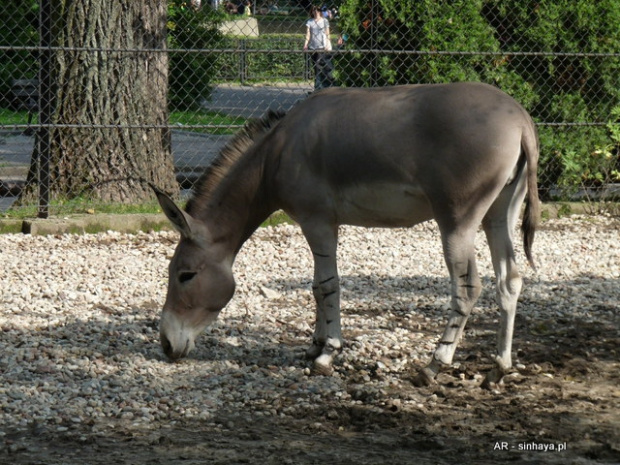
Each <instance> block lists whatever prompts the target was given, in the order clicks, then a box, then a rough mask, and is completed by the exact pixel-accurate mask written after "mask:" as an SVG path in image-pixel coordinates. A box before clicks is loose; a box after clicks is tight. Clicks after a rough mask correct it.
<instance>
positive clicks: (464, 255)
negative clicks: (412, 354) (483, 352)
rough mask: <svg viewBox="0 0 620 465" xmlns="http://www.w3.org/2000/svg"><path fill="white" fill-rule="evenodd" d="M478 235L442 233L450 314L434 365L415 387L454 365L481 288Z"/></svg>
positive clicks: (420, 375)
mask: <svg viewBox="0 0 620 465" xmlns="http://www.w3.org/2000/svg"><path fill="white" fill-rule="evenodd" d="M440 229H441V226H440ZM475 235H476V228H470V229H468V230H466V231H464V232H463V231H454V232H449V233H445V232H444V231H443V230H442V240H443V249H444V256H445V260H446V264H447V266H448V270H449V272H450V280H451V295H452V300H451V313H450V317H449V319H448V325H447V326H446V328H445V330H444V333H443V335H442V337H441V339H440V341H439V344H438V345H437V348H436V349H435V353H434V354H433V358H432V359H431V362H430V363H429V364H428V365H427V366H426V367H425V368H423V369H422V370H420V372H419V373H418V375H417V376H416V377H415V378H414V379H413V384H414V385H416V386H428V385H430V384H432V383H433V382H434V380H435V378H436V376H437V374H438V373H439V372H440V371H441V369H442V368H445V367H448V366H450V365H451V364H452V358H453V357H454V352H455V350H456V347H457V345H458V343H459V340H460V339H461V336H462V335H463V329H464V328H465V323H467V319H468V318H469V315H470V313H471V310H472V308H473V306H474V304H475V303H476V300H478V296H479V295H480V292H481V289H482V285H481V284H480V278H479V277H478V270H477V268H476V256H475V250H474V239H475Z"/></svg>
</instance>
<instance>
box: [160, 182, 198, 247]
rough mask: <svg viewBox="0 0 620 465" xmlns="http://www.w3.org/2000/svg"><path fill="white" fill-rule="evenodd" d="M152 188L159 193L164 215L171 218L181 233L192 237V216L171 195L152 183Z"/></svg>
mask: <svg viewBox="0 0 620 465" xmlns="http://www.w3.org/2000/svg"><path fill="white" fill-rule="evenodd" d="M151 189H153V191H154V192H155V195H157V201H158V202H159V205H160V206H161V209H162V211H163V212H164V215H166V217H167V218H168V219H169V220H170V222H171V223H172V225H173V226H174V228H175V229H176V230H177V231H179V232H180V233H181V235H182V236H184V237H191V235H192V227H191V222H192V217H191V216H189V215H188V214H187V213H185V212H184V211H183V210H181V209H180V208H179V207H178V206H177V205H176V204H175V203H174V202H173V201H172V199H171V198H170V197H168V196H167V195H166V194H164V193H163V192H162V191H160V190H159V189H157V188H156V187H155V186H154V185H152V184H151Z"/></svg>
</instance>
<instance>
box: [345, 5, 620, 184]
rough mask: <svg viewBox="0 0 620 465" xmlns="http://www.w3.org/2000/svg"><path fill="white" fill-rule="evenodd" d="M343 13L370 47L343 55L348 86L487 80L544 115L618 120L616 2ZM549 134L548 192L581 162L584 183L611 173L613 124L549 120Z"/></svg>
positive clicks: (353, 42)
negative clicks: (564, 126) (580, 125)
mask: <svg viewBox="0 0 620 465" xmlns="http://www.w3.org/2000/svg"><path fill="white" fill-rule="evenodd" d="M340 13H341V21H340V26H341V29H342V30H343V32H345V33H347V34H348V35H349V36H350V40H349V45H348V47H349V48H351V49H352V50H358V49H359V50H361V51H359V52H353V53H352V54H341V55H340V56H339V58H338V61H337V69H338V75H339V78H340V81H341V82H342V83H343V84H344V85H351V86H353V85H354V86H380V85H386V84H404V83H424V82H451V81H465V80H469V81H483V82H488V83H490V84H495V85H497V86H498V87H500V88H502V89H503V90H504V91H506V92H507V93H509V94H511V95H512V96H513V97H515V98H516V99H517V100H518V101H519V102H521V103H522V104H523V105H524V106H525V107H526V108H527V109H528V110H529V112H530V113H531V114H532V116H533V117H534V119H535V120H536V121H537V122H538V123H543V124H544V123H547V124H548V123H551V124H554V125H556V124H560V125H561V124H563V123H587V124H591V123H607V122H610V121H611V122H612V123H613V122H614V121H617V117H616V118H615V119H613V118H612V119H610V115H611V114H612V112H613V111H614V109H615V108H617V107H619V106H620V73H618V72H617V70H618V69H620V66H619V65H620V57H619V56H618V54H617V52H618V50H620V29H618V27H617V25H618V23H619V22H620V3H618V2H615V1H614V0H601V1H598V2H591V1H589V0H538V1H526V2H523V1H522V0H457V1H453V2H444V1H442V0H406V1H401V0H375V1H374V2H367V1H365V0H344V2H343V4H342V6H341V8H340ZM400 50H407V51H409V52H410V53H401V52H398V51H400ZM374 51H378V52H377V53H374ZM411 52H414V53H411ZM472 52H480V53H472ZM523 52H536V53H535V54H532V55H527V54H524V53H523ZM540 52H542V53H540ZM540 134H541V148H542V151H541V152H542V156H541V172H544V173H545V176H544V177H543V178H541V185H542V188H543V190H544V189H549V188H551V187H552V186H555V185H565V186H566V185H574V184H575V182H576V179H577V178H579V176H575V172H576V170H578V169H583V173H582V174H583V176H585V178H586V179H583V177H582V178H580V182H582V183H583V182H586V183H587V182H590V181H591V182H593V183H595V182H597V180H600V179H601V177H602V176H603V175H604V174H605V173H606V172H609V169H608V168H607V164H608V160H609V158H606V160H607V161H606V162H604V163H603V161H602V160H601V157H597V156H595V154H597V153H600V152H601V151H605V152H606V153H607V154H608V155H610V156H611V157H612V161H611V163H612V164H613V162H614V160H613V157H616V158H617V157H618V151H617V141H614V140H613V138H612V132H611V130H610V128H609V127H606V126H605V125H604V124H602V125H601V126H594V127H586V128H579V130H576V129H571V130H562V131H558V130H557V128H556V127H548V126H542V127H541V131H540ZM610 147H611V149H610ZM597 160H598V161H600V163H599V162H598V161H597ZM577 167H579V168H577ZM586 167H587V168H586ZM607 180H609V179H607Z"/></svg>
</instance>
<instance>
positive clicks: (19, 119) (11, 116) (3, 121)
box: [0, 108, 39, 129]
mask: <svg viewBox="0 0 620 465" xmlns="http://www.w3.org/2000/svg"><path fill="white" fill-rule="evenodd" d="M38 122H39V114H38V113H36V112H35V113H33V115H32V121H31V124H37V123H38ZM18 124H22V125H23V124H28V112H27V111H12V110H9V109H8V108H0V126H8V129H11V126H16V125H18Z"/></svg>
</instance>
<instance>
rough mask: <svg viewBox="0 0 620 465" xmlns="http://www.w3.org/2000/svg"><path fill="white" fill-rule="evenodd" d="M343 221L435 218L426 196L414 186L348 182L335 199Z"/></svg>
mask: <svg viewBox="0 0 620 465" xmlns="http://www.w3.org/2000/svg"><path fill="white" fill-rule="evenodd" d="M336 210H337V211H336V214H337V217H338V222H339V223H340V224H350V225H354V226H366V227H408V226H413V225H414V224H418V223H422V222H423V221H427V220H430V219H432V218H433V213H432V210H431V207H430V204H429V202H428V200H427V199H426V196H425V195H424V194H423V192H422V191H421V190H420V189H418V188H417V187H415V186H412V185H409V184H407V185H405V184H388V183H373V184H370V185H356V186H349V187H347V188H345V189H344V190H343V191H341V192H340V195H339V196H338V199H337V201H336Z"/></svg>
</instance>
